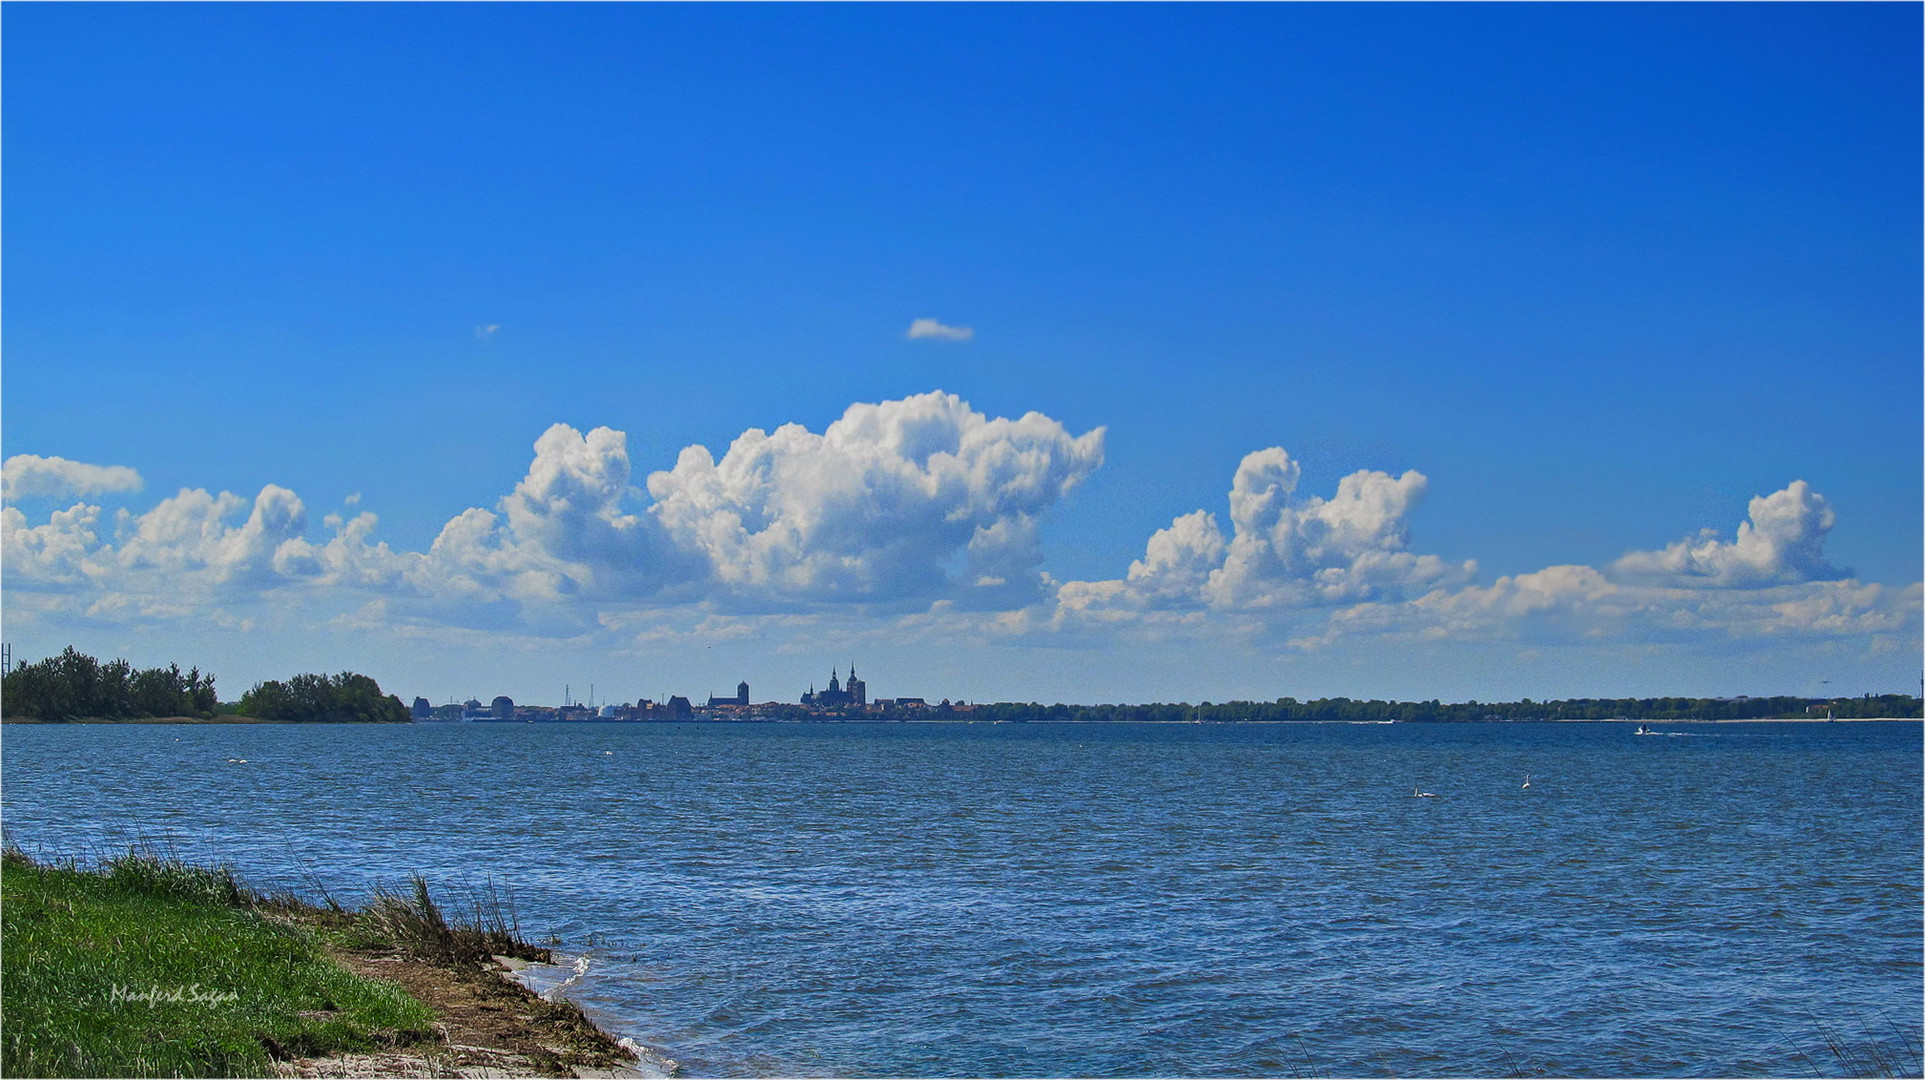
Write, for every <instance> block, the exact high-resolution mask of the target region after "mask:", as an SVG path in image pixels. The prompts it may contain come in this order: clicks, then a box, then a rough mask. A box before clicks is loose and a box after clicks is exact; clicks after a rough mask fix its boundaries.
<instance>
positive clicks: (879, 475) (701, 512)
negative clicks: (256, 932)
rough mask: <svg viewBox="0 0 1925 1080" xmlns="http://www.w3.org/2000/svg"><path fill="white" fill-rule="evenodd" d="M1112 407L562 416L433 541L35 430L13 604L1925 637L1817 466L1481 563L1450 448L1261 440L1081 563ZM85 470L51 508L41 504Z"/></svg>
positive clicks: (670, 618)
mask: <svg viewBox="0 0 1925 1080" xmlns="http://www.w3.org/2000/svg"><path fill="white" fill-rule="evenodd" d="M1105 436H1106V432H1105V430H1104V429H1103V428H1101V427H1098V428H1095V429H1092V430H1090V431H1087V432H1083V433H1081V434H1076V433H1073V432H1071V431H1070V430H1068V429H1067V428H1065V427H1064V426H1063V425H1062V424H1061V423H1060V422H1058V421H1056V420H1053V419H1051V418H1050V417H1047V416H1044V415H1042V414H1041V413H1036V412H1031V413H1027V414H1025V415H1023V416H1022V417H1019V418H1015V419H1010V418H994V417H990V416H986V415H984V414H982V413H980V412H977V411H976V410H975V409H973V408H971V407H970V406H969V404H968V403H967V402H965V401H963V400H962V399H961V398H960V397H957V396H956V395H953V394H946V393H942V392H932V393H926V394H918V395H913V396H910V397H907V398H903V399H900V400H894V401H883V402H877V403H857V404H854V405H851V406H850V407H849V408H848V409H847V410H846V411H845V412H844V414H843V415H842V417H840V418H839V419H837V420H836V421H835V422H834V423H831V424H829V425H828V426H827V428H825V429H824V430H823V431H822V432H820V433H815V432H811V431H809V430H807V429H806V428H804V427H803V426H801V425H799V424H787V425H783V426H781V427H779V428H777V429H776V430H774V431H773V432H768V431H763V430H761V429H754V428H752V429H749V430H747V431H745V432H743V433H742V434H741V435H739V436H737V437H736V438H735V439H734V440H733V441H732V442H731V443H730V444H729V446H728V447H727V449H726V450H725V451H724V452H723V453H722V454H721V455H720V457H719V458H718V457H717V456H716V455H715V454H714V453H713V452H711V451H710V450H709V449H708V448H707V447H704V446H700V445H696V446H690V447H687V448H686V449H684V450H683V451H682V452H681V453H680V454H679V455H678V457H677V459H676V460H675V461H674V463H673V464H672V465H670V466H669V467H668V468H665V469H659V470H655V471H652V472H649V473H648V474H647V475H646V476H645V477H640V478H638V477H637V476H636V475H635V474H634V472H633V468H632V465H631V462H630V460H629V456H628V446H627V437H626V435H625V434H624V433H623V432H621V431H617V430H614V429H611V428H608V427H599V428H595V429H593V430H591V431H588V432H586V433H583V432H581V431H578V430H577V429H575V428H573V427H570V426H568V425H566V424H555V425H553V426H552V427H550V428H549V429H548V430H547V431H546V432H544V433H543V434H542V435H541V436H540V438H539V439H537V440H536V441H535V443H534V447H533V450H534V455H533V459H532V461H531V462H530V464H529V468H528V471H527V474H526V475H525V476H524V477H523V478H522V479H521V480H520V481H519V482H518V483H516V484H515V485H514V487H513V488H512V490H510V491H509V492H507V493H506V494H504V495H503V496H502V497H501V498H500V499H498V500H497V501H496V502H495V504H494V505H493V506H492V507H490V508H483V507H472V508H469V509H467V510H464V511H462V512H461V513H459V514H457V515H455V516H454V517H453V518H451V519H450V520H449V521H448V522H447V523H446V524H445V525H444V526H443V527H442V529H441V530H440V533H439V535H438V536H437V537H436V538H435V540H434V541H433V543H432V544H430V545H429V546H428V547H427V549H426V550H422V551H406V550H396V549H394V548H391V547H390V546H389V545H388V544H387V543H386V542H384V541H379V540H377V539H375V536H374V534H375V531H376V528H377V525H378V519H377V517H376V515H375V514H374V513H372V512H369V511H362V512H359V513H357V514H355V515H354V516H353V517H343V516H341V515H338V514H329V515H326V516H325V517H324V518H323V519H322V522H321V525H322V533H323V534H324V535H314V530H312V528H311V526H312V522H311V521H310V517H309V514H308V511H307V507H306V505H305V503H304V502H303V501H302V500H301V498H300V497H299V496H298V495H297V494H296V493H295V492H293V491H291V490H289V489H287V488H283V487H280V486H278V485H274V484H269V485H267V486H265V487H264V488H263V489H262V490H261V491H260V492H259V493H258V494H257V495H256V496H254V497H253V498H252V499H249V498H246V497H244V496H241V495H236V494H234V493H231V492H220V493H218V494H214V493H210V492H208V491H206V490H202V489H191V488H190V489H182V490H181V491H179V492H177V493H176V494H174V495H171V496H168V497H166V498H164V499H162V500H160V501H159V503H158V504H156V505H154V506H152V507H151V508H149V509H146V510H144V511H139V512H136V511H134V510H130V509H126V508H122V509H118V510H115V511H113V512H111V513H109V512H108V510H107V509H106V508H105V507H104V506H102V505H100V504H98V503H94V502H89V501H86V500H87V497H91V496H100V495H110V494H126V493H132V492H137V491H139V490H140V488H141V483H140V477H139V474H138V473H137V472H136V471H135V470H134V469H132V468H130V467H126V466H98V465H88V464H83V463H78V462H71V461H67V460H65V459H62V458H43V457H38V456H35V455H25V454H23V455H16V456H14V457H11V458H9V459H7V461H6V462H5V465H4V470H3V472H4V491H5V500H6V505H5V507H4V508H0V531H3V532H4V555H5V574H6V582H5V584H6V586H7V592H8V597H9V604H8V606H9V609H10V610H9V616H10V617H12V618H13V619H15V620H16V622H19V621H21V620H24V621H25V622H26V623H27V624H29V625H33V626H37V627H40V628H42V629H44V630H46V631H47V632H49V633H58V632H70V633H74V634H78V633H81V632H84V631H87V630H90V629H91V630H100V629H102V628H108V627H113V626H129V625H167V624H170V623H181V622H196V621H199V622H214V623H219V624H223V625H234V626H237V627H241V628H243V629H254V628H267V627H272V626H277V625H279V626H290V625H291V626H299V625H313V624H318V623H323V622H325V623H327V624H328V625H332V626H335V627H337V628H355V629H357V630H359V631H362V632H367V631H374V632H383V633H391V634H405V635H410V636H414V637H422V636H426V637H434V636H435V635H437V634H441V633H450V634H460V633H469V632H475V631H485V632H490V633H497V634H506V635H524V636H532V637H564V638H571V639H577V640H582V641H589V642H598V643H600V644H601V645H603V646H605V647H611V648H622V649H631V650H632V649H646V648H648V647H650V646H651V644H654V645H660V644H662V643H663V642H666V641H669V640H672V639H674V638H676V637H677V636H678V635H679V636H681V637H682V638H684V639H700V638H702V637H703V636H704V635H712V636H716V637H718V638H721V637H731V636H732V637H736V638H740V637H743V636H749V637H757V636H764V637H767V638H768V639H769V640H770V641H772V642H776V643H779V641H781V640H787V639H789V638H792V637H795V636H797V635H807V634H808V633H809V632H810V627H811V626H814V625H818V624H827V623H835V624H837V625H839V626H843V627H845V628H846V627H848V626H850V625H856V626H858V627H859V628H864V629H865V630H866V632H875V633H884V634H893V635H916V636H918V637H919V638H920V639H925V640H930V641H938V642H941V641H947V642H952V643H959V644H964V645H967V646H969V647H981V646H984V645H1036V646H1044V647H1049V648H1070V649H1104V648H1109V647H1112V646H1118V645H1121V644H1122V643H1127V642H1134V643H1138V644H1141V643H1143V642H1156V641H1176V640H1182V641H1192V642H1194V641H1199V640H1201V641H1213V640H1220V641H1223V642H1233V643H1236V644H1237V645H1238V646H1239V647H1243V648H1254V649H1256V650H1257V651H1259V652H1263V653H1269V654H1273V655H1283V654H1303V653H1311V654H1314V653H1316V652H1318V651H1319V650H1325V649H1329V648H1331V647H1333V646H1335V645H1337V644H1338V643H1340V642H1344V641H1358V640H1370V641H1376V642H1381V643H1387V644H1390V645H1393V646H1394V645H1397V644H1398V643H1408V644H1409V645H1412V646H1417V645H1424V646H1436V645H1438V644H1440V643H1441V644H1450V643H1489V642H1512V643H1521V644H1524V645H1529V646H1533V647H1536V646H1562V647H1568V648H1575V649H1583V648H1586V647H1597V646H1606V645H1652V644H1664V643H1675V642H1698V643H1711V644H1714V645H1715V644H1716V643H1719V642H1726V643H1741V642H1754V643H1755V642H1759V641H1767V642H1769V641H1792V640H1795V641H1801V642H1807V643H1818V644H1821V645H1822V646H1823V647H1826V648H1834V649H1846V650H1849V651H1853V652H1857V653H1877V652H1883V651H1890V650H1894V649H1910V650H1912V651H1913V652H1914V653H1915V652H1916V650H1917V647H1918V646H1917V643H1918V637H1919V625H1920V617H1919V612H1920V595H1921V586H1920V585H1919V584H1918V583H1911V584H1907V585H1902V586H1890V585H1881V584H1877V583H1865V582H1860V581H1857V580H1856V579H1854V578H1853V577H1852V576H1851V575H1850V574H1849V573H1848V572H1847V571H1844V570H1840V569H1838V568H1836V567H1833V566H1832V565H1831V564H1830V563H1829V562H1828V561H1827V559H1826V557H1825V554H1824V543H1825V538H1826V536H1827V534H1828V533H1829V532H1830V530H1831V529H1832V528H1833V527H1834V525H1835V524H1836V521H1837V515H1836V513H1835V511H1834V510H1833V508H1832V507H1831V506H1830V504H1829V503H1828V502H1827V501H1826V499H1825V498H1824V497H1823V496H1822V495H1820V494H1819V493H1818V492H1816V491H1814V490H1812V489H1811V487H1810V485H1808V484H1807V483H1805V482H1804V481H1803V480H1796V479H1795V480H1793V481H1791V482H1790V483H1788V484H1787V485H1786V486H1785V487H1784V488H1783V489H1781V490H1779V491H1777V492H1774V493H1771V494H1768V495H1761V496H1759V497H1756V498H1754V499H1752V500H1751V503H1750V505H1749V507H1748V512H1747V518H1746V520H1745V521H1743V522H1742V523H1741V524H1739V526H1738V528H1737V531H1736V534H1735V537H1734V538H1733V539H1731V540H1728V541H1727V540H1723V539H1720V538H1719V537H1718V536H1717V535H1716V534H1715V533H1713V532H1711V531H1709V530H1706V531H1704V532H1701V533H1700V534H1698V535H1696V536H1693V537H1687V538H1684V539H1681V540H1678V541H1676V542H1673V543H1671V544H1670V545H1668V546H1666V547H1663V548H1659V549H1655V550H1648V551H1631V552H1627V553H1625V554H1624V555H1623V556H1621V557H1620V558H1618V559H1616V560H1614V561H1613V562H1611V563H1610V564H1609V565H1607V566H1603V567H1591V566H1581V565H1563V566H1550V567H1546V568H1544V569H1542V570H1538V571H1535V572H1532V573H1526V574H1516V575H1505V576H1501V577H1499V578H1497V579H1496V580H1495V581H1493V582H1491V583H1489V584H1480V582H1479V573H1478V566H1477V563H1476V562H1475V561H1474V560H1462V561H1452V560H1448V559H1444V558H1441V557H1439V556H1436V555H1430V554H1422V553H1419V552H1416V551H1413V550H1412V528H1411V522H1412V518H1413V516H1414V514H1415V512H1416V510H1417V509H1418V508H1419V507H1420V505H1421V504H1422V502H1423V500H1424V499H1425V497H1426V495H1427V494H1428V491H1429V480H1428V478H1427V477H1426V476H1425V475H1424V474H1423V473H1421V472H1418V471H1416V470H1407V471H1405V472H1403V473H1402V474H1400V475H1396V476H1393V475H1391V474H1389V473H1386V472H1381V471H1375V470H1360V471H1356V472H1353V473H1351V474H1349V475H1347V476H1343V477H1339V478H1337V481H1336V484H1335V486H1334V489H1327V488H1326V489H1323V491H1324V492H1325V493H1317V492H1316V491H1315V490H1314V487H1315V484H1314V481H1315V478H1308V480H1309V482H1307V479H1306V477H1305V476H1304V473H1303V468H1302V465H1301V463H1300V462H1299V461H1298V460H1296V459H1295V458H1293V457H1292V456H1291V455H1290V454H1289V453H1288V452H1287V451H1286V450H1285V449H1283V448H1282V447H1280V446H1271V447H1266V448H1262V449H1258V450H1255V451H1252V452H1251V453H1249V454H1248V455H1246V456H1245V457H1244V459H1243V461H1242V462H1241V464H1240V465H1239V466H1238V468H1237V470H1236V472H1235V474H1234V476H1233V477H1232V478H1231V481H1230V487H1229V492H1228V501H1227V505H1226V506H1225V507H1224V508H1223V510H1222V511H1221V513H1220V512H1219V511H1213V510H1210V509H1207V508H1199V509H1197V510H1195V511H1193V512H1190V513H1186V514H1181V515H1178V516H1177V517H1176V518H1174V519H1173V520H1172V521H1171V523H1170V524H1169V525H1168V526H1167V527H1165V528H1163V529H1160V530H1157V531H1156V532H1155V533H1154V534H1153V535H1151V536H1150V537H1148V538H1147V540H1146V541H1145V543H1144V547H1143V554H1142V556H1141V557H1140V558H1138V559H1136V560H1134V561H1133V562H1131V563H1130V564H1129V566H1128V567H1127V568H1123V567H1119V568H1118V576H1117V577H1115V578H1113V579H1107V580H1096V581H1079V580H1070V581H1059V580H1057V579H1056V578H1054V577H1052V576H1051V575H1050V574H1049V573H1048V571H1047V568H1046V565H1045V564H1046V559H1045V552H1044V550H1043V547H1042V543H1041V532H1040V527H1041V524H1042V523H1043V521H1044V520H1045V519H1046V518H1048V517H1049V516H1050V515H1052V514H1054V513H1057V512H1058V511H1059V508H1060V507H1062V506H1063V504H1064V502H1065V500H1066V499H1067V498H1068V497H1069V496H1070V494H1071V493H1072V492H1073V491H1074V490H1075V489H1076V488H1077V487H1078V486H1079V485H1081V484H1082V483H1083V482H1085V481H1086V480H1087V479H1088V478H1089V477H1090V476H1091V475H1092V474H1093V473H1094V472H1095V471H1096V470H1097V469H1099V468H1100V467H1101V466H1102V464H1103V460H1104V440H1105ZM67 497H77V498H78V501H76V502H74V503H73V504H72V505H69V506H67V507H65V508H60V509H53V510H51V511H49V512H48V514H47V517H46V518H45V520H44V521H38V522H34V521H29V519H28V518H27V516H26V514H25V513H24V512H23V511H22V510H21V509H20V507H19V506H17V505H15V504H16V503H18V502H20V501H21V500H23V499H49V498H60V499H64V498H67ZM1226 522H1227V526H1228V527H1227V529H1226V527H1225V524H1226Z"/></svg>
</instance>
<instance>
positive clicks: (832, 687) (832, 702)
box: [802, 664, 869, 709]
mask: <svg viewBox="0 0 1925 1080" xmlns="http://www.w3.org/2000/svg"><path fill="white" fill-rule="evenodd" d="M868 703H869V684H868V683H865V682H863V681H862V680H861V679H858V678H856V666H855V665H854V664H850V665H849V685H848V686H847V687H844V686H843V685H842V680H841V679H839V678H838V677H837V675H836V672H835V670H834V669H830V671H829V688H828V689H827V690H823V691H821V692H819V693H818V692H817V691H816V689H815V687H813V686H812V687H810V688H809V692H808V693H806V694H804V695H802V704H804V705H814V706H815V707H817V708H820V709H841V708H847V707H848V706H851V705H854V706H857V707H860V706H863V705H867V704H868Z"/></svg>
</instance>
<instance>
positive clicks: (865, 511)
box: [648, 392, 1103, 601]
mask: <svg viewBox="0 0 1925 1080" xmlns="http://www.w3.org/2000/svg"><path fill="white" fill-rule="evenodd" d="M1102 461H1103V429H1101V428H1098V429H1096V430H1094V431H1090V432H1086V433H1085V434H1083V435H1080V436H1074V435H1071V434H1070V433H1069V431H1068V430H1066V429H1065V428H1064V427H1063V425H1062V424H1060V423H1058V422H1057V421H1055V420H1052V419H1050V418H1049V417H1047V416H1044V415H1042V414H1041V413H1034V412H1032V413H1029V414H1027V415H1025V416H1023V417H1021V418H1020V419H1015V420H1011V419H1005V418H996V419H991V418H989V417H987V416H984V415H983V414H982V413H979V412H977V411H975V410H974V409H972V408H970V407H969V405H968V403H967V402H965V401H963V400H962V399H961V398H959V397H957V396H955V395H954V394H944V393H940V392H938V393H929V394H919V395H916V396H914V397H910V398H906V399H903V400H901V401H888V402H883V403H881V404H873V405H871V404H858V405H852V406H850V407H849V409H848V411H847V412H845V413H844V414H843V416H842V418H841V419H839V420H837V421H836V422H834V423H832V424H830V425H829V426H828V428H827V429H826V430H825V431H823V433H822V434H820V435H817V434H814V433H812V432H810V431H808V430H807V429H805V428H803V427H802V426H801V425H798V424H787V425H784V426H782V427H780V428H777V429H776V430H775V431H774V432H773V433H769V432H764V431H762V430H760V429H751V430H749V431H747V432H744V433H743V434H742V435H741V436H740V437H739V438H737V439H736V440H735V441H734V442H733V443H732V444H730V446H729V448H728V451H727V452H726V453H725V454H723V456H722V458H721V460H720V461H717V460H715V459H714V457H713V456H712V455H711V454H710V453H709V451H708V449H707V448H706V447H701V446H691V447H689V448H688V449H686V450H683V451H682V454H681V457H680V458H679V459H678V460H677V461H676V463H675V467H674V468H673V469H671V470H668V471H666V472H658V473H655V474H653V475H651V476H650V477H649V478H648V490H649V494H650V495H652V496H654V498H655V500H656V504H655V506H654V507H653V508H652V510H651V512H652V513H653V515H654V516H655V518H656V520H658V521H659V522H660V523H661V525H662V527H663V528H664V529H665V530H666V532H667V534H668V536H669V537H670V538H671V540H672V541H673V543H674V544H675V546H676V547H677V548H678V549H680V550H683V551H688V552H691V553H698V554H699V555H700V556H701V557H702V558H703V560H704V561H705V562H706V564H707V567H708V570H709V572H710V573H711V574H712V575H713V577H714V580H715V582H716V583H717V584H719V585H720V586H722V587H723V588H725V589H728V590H731V591H733V592H735V593H737V594H739V595H743V596H760V597H764V598H770V599H773V598H779V597H787V598H792V599H797V600H815V601H822V600H832V599H840V600H874V601H888V600H897V599H905V598H909V597H930V598H933V597H935V596H937V595H939V594H942V593H944V592H946V591H949V588H948V586H949V578H948V571H947V568H948V566H949V564H950V562H951V560H952V558H954V557H956V556H957V555H958V554H959V553H960V554H961V555H962V556H963V558H964V559H965V561H966V564H967V568H966V570H965V572H964V575H963V580H962V582H961V584H963V585H964V586H966V587H967V586H972V585H977V586H980V587H982V588H1008V589H1016V590H1022V589H1028V590H1030V591H1031V592H1032V593H1033V592H1034V590H1035V589H1036V588H1037V580H1038V578H1037V575H1036V572H1035V570H1036V567H1037V565H1038V564H1039V563H1040V562H1041V559H1042V553H1041V550H1040V548H1039V546H1038V543H1037V535H1036V524H1037V519H1038V518H1039V516H1040V515H1042V514H1043V513H1044V512H1046V511H1047V510H1049V509H1050V508H1051V507H1052V506H1054V505H1055V504H1056V503H1057V502H1059V501H1060V500H1061V499H1062V498H1063V496H1065V495H1066V494H1068V492H1069V491H1070V490H1071V489H1072V488H1074V487H1075V486H1076V485H1077V484H1079V483H1080V482H1082V480H1083V479H1085V478H1086V477H1088V476H1089V474H1090V473H1091V472H1093V471H1094V470H1095V469H1096V468H1097V467H1098V466H1099V465H1101V464H1102Z"/></svg>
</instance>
